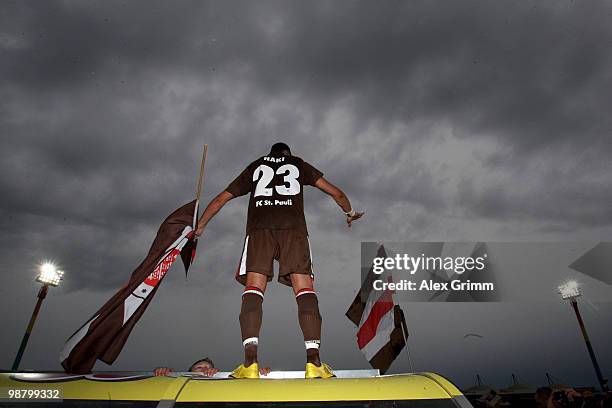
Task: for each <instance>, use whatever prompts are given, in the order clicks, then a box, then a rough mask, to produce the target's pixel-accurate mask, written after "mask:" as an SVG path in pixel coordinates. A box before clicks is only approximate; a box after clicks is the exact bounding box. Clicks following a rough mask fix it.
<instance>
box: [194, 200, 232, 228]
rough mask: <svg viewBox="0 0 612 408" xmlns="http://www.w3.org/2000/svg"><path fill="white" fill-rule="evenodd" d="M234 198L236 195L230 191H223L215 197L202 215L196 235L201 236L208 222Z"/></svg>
mask: <svg viewBox="0 0 612 408" xmlns="http://www.w3.org/2000/svg"><path fill="white" fill-rule="evenodd" d="M232 198H234V195H233V194H232V193H230V192H229V191H222V192H221V193H219V194H218V195H217V196H216V197H215V198H213V199H212V200H211V201H210V203H208V205H207V206H206V209H204V212H203V213H202V216H201V217H200V219H199V220H198V227H197V228H196V232H195V233H196V235H197V236H198V237H199V236H200V235H202V233H203V232H204V228H205V227H206V224H208V222H209V221H210V220H211V219H212V217H214V216H215V214H217V213H218V212H219V210H221V208H223V206H224V205H225V204H226V203H227V202H228V201H229V200H231V199H232Z"/></svg>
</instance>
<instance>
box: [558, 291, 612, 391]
mask: <svg viewBox="0 0 612 408" xmlns="http://www.w3.org/2000/svg"><path fill="white" fill-rule="evenodd" d="M559 294H560V295H561V298H562V299H564V300H569V301H570V304H571V305H572V309H574V313H575V314H576V319H578V325H579V326H580V331H581V332H582V337H583V338H584V342H585V343H586V346H587V350H588V351H589V356H590V357H591V362H592V363H593V368H595V374H596V375H597V381H599V386H600V387H601V390H602V391H603V392H608V380H606V379H605V378H604V377H603V374H602V373H601V369H600V368H599V363H598V362H597V358H595V351H593V346H592V345H591V340H590V339H589V335H588V333H587V331H586V326H585V325H584V321H583V320H582V315H581V314H580V310H579V309H578V300H577V299H578V298H579V297H580V296H582V291H581V290H580V286H579V285H578V283H577V282H576V281H569V282H566V283H564V284H563V285H561V286H559Z"/></svg>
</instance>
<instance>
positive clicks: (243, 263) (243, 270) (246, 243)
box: [238, 235, 249, 276]
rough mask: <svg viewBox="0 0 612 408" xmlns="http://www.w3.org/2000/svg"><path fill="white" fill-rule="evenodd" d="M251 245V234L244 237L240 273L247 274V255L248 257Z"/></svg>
mask: <svg viewBox="0 0 612 408" xmlns="http://www.w3.org/2000/svg"><path fill="white" fill-rule="evenodd" d="M248 247H249V236H248V235H247V236H246V238H245V239H244V249H243V250H242V258H240V271H238V275H240V276H242V275H246V272H247V271H246V257H247V248H248Z"/></svg>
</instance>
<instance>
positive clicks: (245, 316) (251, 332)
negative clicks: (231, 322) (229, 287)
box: [240, 286, 263, 367]
mask: <svg viewBox="0 0 612 408" xmlns="http://www.w3.org/2000/svg"><path fill="white" fill-rule="evenodd" d="M262 303H263V292H261V290H259V288H256V287H252V286H247V287H246V288H245V289H244V292H243V293H242V307H241V308H240V331H241V332H242V344H243V346H244V366H245V367H248V366H250V365H251V364H253V363H255V362H257V345H258V344H259V329H260V328H261V320H262V316H263V310H262Z"/></svg>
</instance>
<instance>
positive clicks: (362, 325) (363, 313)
mask: <svg viewBox="0 0 612 408" xmlns="http://www.w3.org/2000/svg"><path fill="white" fill-rule="evenodd" d="M376 256H377V257H386V256H387V254H386V251H385V248H384V247H383V246H382V245H381V246H380V247H379V248H378V253H377V255H376ZM377 279H382V280H384V281H387V282H392V281H393V277H392V275H391V273H390V272H385V273H383V274H381V275H377V274H375V273H374V272H373V269H372V268H370V269H369V271H368V273H367V275H366V277H365V279H364V281H363V282H362V284H361V289H360V290H359V292H358V293H357V296H356V297H355V300H353V303H352V304H351V306H350V307H349V309H348V311H347V312H346V316H347V317H348V318H349V320H350V321H352V322H353V323H354V324H355V325H356V326H358V330H357V346H358V347H359V349H360V350H361V352H362V353H363V354H364V356H365V358H366V359H367V360H368V361H369V362H370V364H371V365H372V367H374V368H377V369H379V370H380V372H381V373H382V374H384V373H385V372H386V371H387V370H388V369H389V367H390V366H391V363H392V362H393V360H395V358H396V357H397V356H398V355H399V353H400V352H401V351H402V349H403V348H404V347H405V346H406V340H407V338H408V329H407V327H406V320H405V318H404V312H403V311H402V309H401V308H400V307H399V305H397V304H396V303H395V300H394V298H393V291H391V290H384V291H383V290H375V289H374V288H373V283H374V281H375V280H377Z"/></svg>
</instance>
